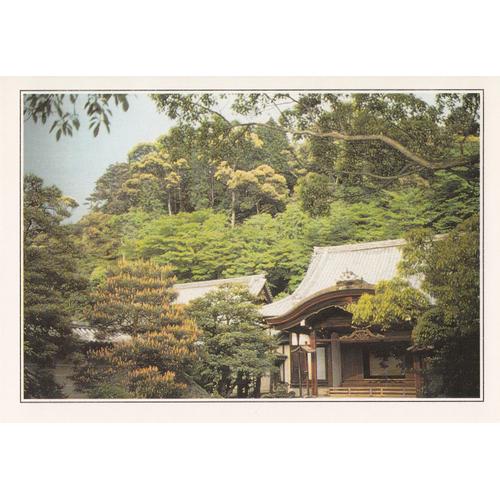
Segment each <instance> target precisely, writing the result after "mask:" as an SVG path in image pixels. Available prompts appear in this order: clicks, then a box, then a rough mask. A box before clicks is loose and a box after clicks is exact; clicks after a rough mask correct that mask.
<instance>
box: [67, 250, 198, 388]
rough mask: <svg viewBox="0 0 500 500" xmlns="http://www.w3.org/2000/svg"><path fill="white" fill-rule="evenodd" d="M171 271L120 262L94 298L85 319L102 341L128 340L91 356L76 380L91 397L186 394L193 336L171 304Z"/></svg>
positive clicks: (195, 332)
mask: <svg viewBox="0 0 500 500" xmlns="http://www.w3.org/2000/svg"><path fill="white" fill-rule="evenodd" d="M174 282H175V277H174V275H173V272H172V268H171V267H169V266H162V265H159V264H155V263H153V262H149V261H142V260H139V261H134V262H126V261H122V262H120V263H119V264H118V266H117V268H116V269H113V270H111V271H110V272H109V274H108V276H107V279H106V281H105V282H104V283H103V284H102V285H101V286H100V287H98V289H97V290H96V291H95V292H94V293H93V296H92V305H91V308H90V311H89V316H90V319H91V321H92V323H93V324H95V325H96V326H98V327H99V328H100V329H101V332H102V333H101V335H102V337H103V340H106V339H107V340H112V339H113V337H116V336H117V335H118V334H119V333H121V334H126V335H129V336H130V337H129V338H127V339H124V340H117V341H116V342H114V343H113V344H112V345H109V346H108V347H103V348H100V349H97V350H95V351H91V352H90V354H89V357H88V359H87V363H86V364H85V365H84V366H83V368H82V369H81V370H80V373H79V375H78V377H77V381H78V383H79V386H80V387H81V388H83V389H84V390H86V391H87V392H88V393H89V394H90V395H91V396H93V397H99V396H100V397H117V395H119V397H123V396H128V397H134V398H169V397H179V396H181V395H183V394H184V391H185V390H186V389H187V385H186V383H185V380H186V376H185V373H186V371H188V370H189V368H190V366H191V364H192V362H193V361H194V360H195V359H196V356H197V349H196V340H197V337H198V330H197V327H196V325H195V324H194V322H193V321H191V320H189V319H188V318H187V317H186V315H185V314H184V308H183V306H181V305H178V304H174V300H175V298H176V293H175V292H174V290H173V288H172V285H173V284H174Z"/></svg>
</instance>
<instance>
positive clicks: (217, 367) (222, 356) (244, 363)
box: [188, 284, 274, 397]
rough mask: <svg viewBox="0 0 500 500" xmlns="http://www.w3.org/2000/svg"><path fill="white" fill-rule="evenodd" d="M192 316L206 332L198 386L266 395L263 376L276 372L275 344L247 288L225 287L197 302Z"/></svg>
mask: <svg viewBox="0 0 500 500" xmlns="http://www.w3.org/2000/svg"><path fill="white" fill-rule="evenodd" d="M188 311H189V314H190V315H191V316H192V317H193V318H194V319H195V320H196V323H197V324H198V325H199V327H200V328H201V330H202V335H201V336H200V343H201V345H202V354H201V356H202V357H201V362H200V363H199V365H198V368H197V370H196V377H197V380H198V382H199V383H200V384H201V385H202V386H203V387H205V388H206V389H207V391H209V392H210V393H211V394H214V395H219V396H222V397H229V396H231V395H232V394H233V391H234V389H235V388H236V390H237V395H238V397H248V396H249V395H252V396H253V397H259V396H260V389H259V387H260V377H262V376H263V375H265V374H268V373H269V372H270V371H272V370H273V368H274V352H273V351H274V349H273V348H274V343H273V339H272V337H271V336H270V335H269V334H268V332H267V330H266V328H265V326H264V324H263V323H262V319H261V317H260V315H259V312H258V307H257V306H256V305H255V304H254V301H253V297H252V296H251V295H250V294H249V293H248V290H247V289H246V288H245V287H243V286H241V285H235V284H232V285H224V286H221V287H220V288H219V289H217V290H215V291H213V292H209V293H208V294H206V295H205V296H203V297H201V298H199V299H196V300H194V301H193V302H192V303H191V304H190V305H189V309H188Z"/></svg>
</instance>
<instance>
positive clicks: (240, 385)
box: [236, 373, 243, 398]
mask: <svg viewBox="0 0 500 500" xmlns="http://www.w3.org/2000/svg"><path fill="white" fill-rule="evenodd" d="M236 396H237V397H238V398H242V397H243V377H242V376H241V373H238V376H237V377H236Z"/></svg>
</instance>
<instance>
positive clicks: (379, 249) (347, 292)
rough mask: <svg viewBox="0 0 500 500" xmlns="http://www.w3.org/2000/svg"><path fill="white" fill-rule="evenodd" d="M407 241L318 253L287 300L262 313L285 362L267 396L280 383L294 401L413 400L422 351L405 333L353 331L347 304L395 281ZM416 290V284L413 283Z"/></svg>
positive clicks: (374, 328)
mask: <svg viewBox="0 0 500 500" xmlns="http://www.w3.org/2000/svg"><path fill="white" fill-rule="evenodd" d="M404 244H405V241H404V240H388V241H376V242H370V243H359V244H352V245H342V246H334V247H317V248H315V249H314V253H313V256H312V259H311V262H310V265H309V268H308V270H307V273H306V275H305V277H304V279H303V281H302V282H301V283H300V285H299V286H298V287H297V289H296V290H295V291H294V292H293V293H292V294H291V295H289V296H287V297H285V298H283V299H281V300H277V301H276V302H272V303H269V304H266V305H264V306H263V307H262V308H261V311H262V315H263V316H264V318H265V321H266V322H267V324H268V325H269V327H270V328H271V329H272V331H273V333H274V334H275V335H277V336H278V338H279V342H280V348H279V352H280V355H281V359H282V363H281V366H280V373H279V376H278V377H274V378H271V380H270V382H269V390H270V391H272V390H273V386H275V385H276V384H277V383H278V382H281V383H285V384H287V386H288V387H289V389H290V390H293V391H294V392H295V393H296V395H298V396H304V397H305V396H308V395H309V396H313V397H314V396H333V397H342V396H344V397H345V396H347V397H374V396H375V397H377V396H378V397H416V396H418V395H419V394H420V393H421V389H422V380H421V369H422V356H423V354H422V352H420V351H417V350H416V349H415V348H412V347H411V328H410V327H409V326H407V327H404V326H403V327H402V328H401V329H395V330H393V331H381V330H380V328H378V327H377V326H376V325H374V326H372V327H370V328H369V329H368V328H364V329H357V328H356V327H355V326H353V324H352V321H351V318H352V315H351V313H350V312H349V310H348V306H349V304H352V303H353V302H356V301H357V300H358V299H359V297H360V296H361V295H362V294H366V293H374V290H375V285H376V284H377V283H378V282H379V281H381V280H389V279H392V278H394V277H395V276H396V273H397V265H398V262H399V261H400V260H401V248H402V246H403V245H404ZM410 283H411V284H412V285H413V286H415V287H417V288H418V286H419V282H418V280H416V279H414V280H410Z"/></svg>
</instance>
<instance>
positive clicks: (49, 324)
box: [23, 175, 87, 398]
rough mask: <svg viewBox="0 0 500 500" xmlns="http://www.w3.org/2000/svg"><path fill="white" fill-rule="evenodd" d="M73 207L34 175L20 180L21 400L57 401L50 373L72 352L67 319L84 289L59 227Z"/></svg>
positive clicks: (74, 254)
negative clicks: (22, 245)
mask: <svg viewBox="0 0 500 500" xmlns="http://www.w3.org/2000/svg"><path fill="white" fill-rule="evenodd" d="M76 206H77V204H76V202H75V201H74V200H73V199H71V198H68V197H66V196H64V195H63V194H62V192H61V191H60V190H59V189H58V188H57V187H55V186H50V187H47V186H44V185H43V180H42V179H40V178H39V177H36V176H34V175H26V176H25V178H24V225H23V237H24V258H23V267H24V273H23V277H24V293H23V298H24V367H25V372H24V375H25V377H24V382H25V385H24V395H25V397H27V398H52V397H61V395H62V394H61V392H60V388H59V387H58V385H57V384H56V383H55V381H54V377H53V368H54V365H55V363H56V361H57V359H58V357H59V356H63V355H64V354H65V353H68V352H70V351H71V349H72V343H73V342H72V340H73V339H72V336H71V326H70V324H71V317H72V315H73V313H74V312H75V311H76V310H77V308H78V304H79V299H80V295H81V294H82V293H83V292H84V290H85V288H86V286H87V283H86V280H85V279H84V278H83V276H81V274H80V273H79V271H78V268H77V261H78V249H77V248H76V246H75V245H74V244H73V241H72V238H71V230H70V227H69V226H67V225H62V224H61V222H62V221H63V220H64V219H65V218H67V217H69V215H70V214H71V209H72V208H74V207H76Z"/></svg>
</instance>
